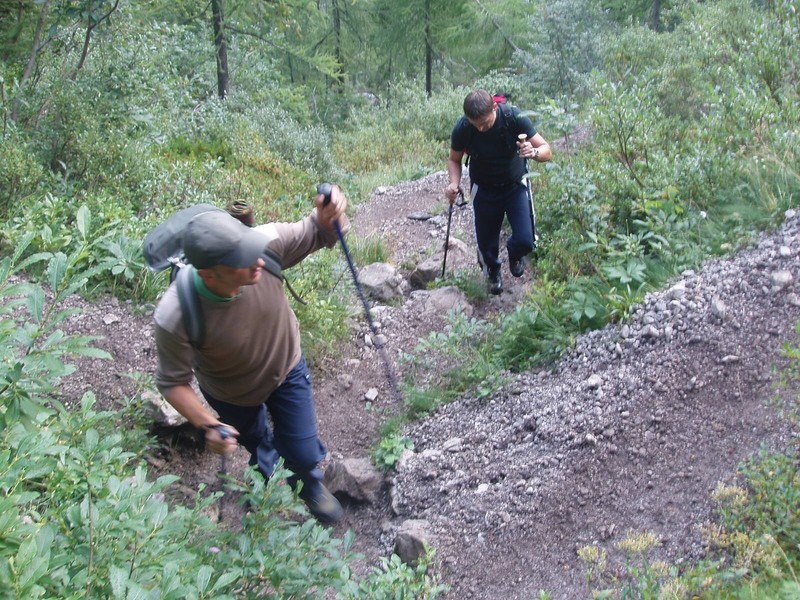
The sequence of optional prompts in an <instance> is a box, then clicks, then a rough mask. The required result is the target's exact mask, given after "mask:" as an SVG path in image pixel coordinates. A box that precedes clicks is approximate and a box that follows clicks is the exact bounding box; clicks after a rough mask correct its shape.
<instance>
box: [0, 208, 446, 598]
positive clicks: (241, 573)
mask: <svg viewBox="0 0 800 600" xmlns="http://www.w3.org/2000/svg"><path fill="white" fill-rule="evenodd" d="M87 216H88V215H87V211H83V212H82V213H79V215H78V220H79V228H80V231H81V232H82V233H85V232H86V231H87V229H86V223H87V221H88V219H87ZM31 238H32V236H31V235H28V236H27V237H26V238H25V239H24V240H23V243H22V244H21V245H20V246H19V247H18V248H17V249H15V251H14V253H13V254H12V255H9V256H6V257H4V258H3V259H2V260H0V298H2V299H3V302H2V303H0V306H2V309H0V349H2V350H0V352H2V357H1V358H2V360H0V425H2V427H0V488H1V489H2V490H3V492H4V494H3V497H2V499H0V523H2V524H3V527H2V531H1V532H0V585H2V587H3V589H4V590H6V591H7V593H9V594H11V595H12V596H13V597H18V598H54V599H55V598H72V597H79V596H80V597H86V598H132V597H159V598H185V597H194V598H202V597H206V598H210V597H214V598H261V597H264V596H265V595H276V596H279V597H288V596H292V597H298V598H300V597H302V598H321V597H326V595H327V594H329V593H331V592H333V593H336V592H339V593H340V594H342V595H343V596H344V597H347V598H354V599H355V598H375V597H407V596H405V595H402V594H406V593H408V591H409V590H411V593H414V594H416V593H423V594H425V597H426V598H435V597H436V596H437V595H439V593H440V592H441V591H442V588H441V586H439V585H438V584H437V583H436V581H435V579H434V578H433V577H432V576H431V575H429V574H428V572H427V568H428V563H427V561H425V560H423V561H421V564H420V566H419V567H418V568H417V569H411V568H410V567H407V566H405V565H402V564H401V563H400V562H399V561H397V560H396V559H391V560H388V561H387V562H386V563H384V565H382V568H381V569H376V570H375V571H374V572H373V573H371V574H369V575H368V576H367V577H364V578H362V579H357V578H355V577H354V576H353V574H352V571H351V569H350V568H349V566H348V561H349V560H350V559H351V550H350V548H351V545H352V542H353V539H352V535H348V536H346V537H345V538H344V539H341V540H340V539H336V538H334V537H333V536H332V534H331V532H330V530H328V529H325V528H323V527H321V526H319V525H318V524H317V523H316V521H314V520H313V519H307V520H305V521H304V522H298V521H297V520H296V519H292V518H287V517H290V516H291V515H293V514H297V513H299V514H300V515H302V516H307V512H306V509H305V508H304V506H303V505H302V504H301V503H300V502H299V501H298V499H297V498H296V496H295V494H294V493H293V492H292V490H291V488H290V487H289V486H287V485H283V484H282V483H281V482H282V480H283V479H284V478H285V476H287V475H288V474H289V473H288V472H286V471H282V470H281V471H279V472H278V473H276V475H275V477H273V478H272V479H271V480H270V481H269V482H264V480H263V478H262V477H261V476H260V475H258V474H257V473H256V472H255V470H252V471H250V472H249V473H248V476H247V477H246V478H245V480H244V481H242V482H236V481H229V484H228V485H229V489H231V490H233V491H237V492H239V493H240V494H243V498H244V499H245V500H246V501H248V502H250V503H251V505H252V506H253V508H254V510H253V511H252V512H250V513H249V515H248V517H247V518H246V519H245V521H244V529H243V530H242V531H230V530H227V529H224V528H221V527H219V525H218V524H217V523H216V522H214V521H212V520H211V519H210V518H209V517H208V516H207V514H206V512H207V509H208V507H209V506H210V505H211V504H212V503H214V502H216V501H217V499H218V497H219V493H213V494H205V493H204V492H205V490H204V488H201V489H199V490H198V493H197V496H196V498H195V503H194V506H193V507H192V508H187V507H185V506H170V505H169V504H168V503H167V501H166V499H165V498H166V493H167V492H168V491H169V486H170V485H171V484H172V483H173V482H175V481H176V480H177V477H175V476H163V477H160V478H158V479H157V480H156V481H150V480H149V479H148V473H147V470H146V467H145V466H144V465H145V463H144V461H143V460H142V456H141V453H143V452H144V450H145V449H146V446H147V435H146V433H145V432H144V431H143V430H141V429H139V428H137V427H120V426H119V424H120V419H122V420H123V421H126V422H128V423H130V424H134V423H136V422H137V420H136V418H135V417H136V415H133V414H129V413H128V409H127V408H126V409H125V410H124V411H123V412H122V413H120V412H119V411H105V412H96V411H95V410H94V402H95V399H94V396H93V394H92V393H91V392H89V393H87V394H85V395H84V397H83V399H82V401H81V403H80V406H79V407H72V408H71V409H70V410H66V409H65V408H64V407H63V406H62V405H61V404H60V402H59V401H58V399H57V397H58V394H57V385H58V383H59V380H60V379H61V378H62V377H64V376H66V375H68V374H69V373H70V372H72V370H73V367H72V366H71V365H70V364H69V363H68V362H67V359H68V358H69V356H70V355H90V356H96V357H108V356H107V354H105V353H104V352H102V351H99V350H96V349H94V348H93V347H92V346H91V341H92V340H91V338H87V337H80V336H68V335H66V334H64V333H63V331H61V330H60V329H58V326H59V324H60V323H62V322H63V321H64V320H65V319H66V318H67V317H68V316H70V315H71V314H73V311H68V310H63V309H61V308H60V304H61V303H62V301H63V300H64V299H65V298H66V297H67V296H69V295H70V294H72V293H74V292H76V291H78V290H80V289H81V288H82V287H83V286H84V285H85V284H86V282H87V280H88V278H89V275H90V274H89V273H87V272H85V271H83V270H82V269H81V266H82V265H83V262H82V260H81V256H82V252H81V250H80V249H79V250H78V251H76V252H73V253H72V254H70V255H66V254H63V253H55V254H51V253H37V254H33V255H31V256H30V257H28V258H27V259H21V257H22V256H23V255H24V254H25V250H26V245H25V242H28V243H29V242H30V239H31ZM39 261H47V267H46V269H45V271H44V274H45V276H46V280H47V282H48V285H49V292H50V293H46V291H45V289H44V287H43V286H40V285H37V284H35V283H28V282H25V281H24V280H23V281H17V278H16V276H15V274H16V273H17V272H18V271H19V270H20V269H24V268H26V267H28V266H29V265H31V264H34V263H36V262H39ZM101 268H108V265H98V266H97V267H96V268H95V269H101ZM131 406H133V405H131Z"/></svg>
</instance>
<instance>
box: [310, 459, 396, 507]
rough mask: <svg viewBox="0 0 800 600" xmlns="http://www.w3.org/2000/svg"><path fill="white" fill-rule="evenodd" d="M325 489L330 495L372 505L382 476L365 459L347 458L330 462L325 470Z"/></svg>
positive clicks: (381, 481)
mask: <svg viewBox="0 0 800 600" xmlns="http://www.w3.org/2000/svg"><path fill="white" fill-rule="evenodd" d="M324 483H325V487H327V488H328V490H330V492H331V493H332V494H344V495H346V496H348V497H350V498H352V499H353V500H356V501H358V502H369V503H370V504H371V503H374V502H375V500H376V499H377V496H378V492H379V491H380V488H381V485H382V484H383V476H382V475H381V474H380V472H379V471H378V470H377V469H376V468H375V467H374V466H373V465H372V463H371V462H370V461H369V459H366V458H347V459H344V460H342V461H335V462H332V463H331V464H330V465H329V466H328V468H327V469H325V477H324Z"/></svg>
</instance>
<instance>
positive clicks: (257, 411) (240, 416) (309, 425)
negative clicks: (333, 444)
mask: <svg viewBox="0 0 800 600" xmlns="http://www.w3.org/2000/svg"><path fill="white" fill-rule="evenodd" d="M201 391H202V392H203V396H205V399H206V400H207V401H208V403H209V404H210V405H211V407H212V408H213V409H214V410H216V411H217V413H218V414H219V419H220V421H222V422H223V423H228V424H229V425H233V426H234V427H235V428H236V429H237V430H238V431H239V443H240V444H241V445H242V446H244V447H245V448H246V449H247V451H248V452H249V453H250V464H251V465H256V466H257V467H258V470H259V471H260V472H261V473H262V474H263V475H264V477H265V478H267V479H268V478H269V477H270V476H271V475H272V473H273V471H274V470H275V465H276V464H277V462H278V457H279V456H282V457H283V461H284V466H285V467H286V468H287V469H290V470H291V471H293V472H294V473H296V476H292V477H290V478H289V483H290V484H291V485H294V484H295V483H297V480H298V479H301V480H302V481H303V483H304V488H306V489H310V488H311V487H312V486H313V485H314V484H316V483H317V482H319V481H321V480H322V472H321V471H320V470H319V469H318V468H317V464H318V463H319V462H320V461H321V460H322V459H323V458H325V455H326V453H327V450H326V449H325V446H324V444H323V443H322V441H321V440H320V439H319V435H318V433H317V415H316V412H315V410H314V396H313V394H312V391H311V374H310V373H309V371H308V365H307V364H306V360H305V358H301V359H300V362H299V363H297V366H296V367H295V368H294V369H292V370H291V371H290V372H289V374H288V375H287V376H286V380H285V381H284V382H283V383H282V384H281V385H280V387H278V389H276V390H275V391H274V392H272V393H271V394H270V395H269V397H268V398H267V399H266V400H265V401H264V403H263V404H260V405H258V406H235V405H233V404H228V403H227V402H223V401H221V400H217V399H216V398H212V397H211V396H210V395H209V394H208V393H207V392H206V391H205V390H201ZM267 411H269V416H270V418H271V420H272V427H270V425H269V423H268V422H267Z"/></svg>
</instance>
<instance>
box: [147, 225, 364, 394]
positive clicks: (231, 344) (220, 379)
mask: <svg viewBox="0 0 800 600" xmlns="http://www.w3.org/2000/svg"><path fill="white" fill-rule="evenodd" d="M341 224H342V227H343V231H346V230H347V225H348V224H347V220H346V218H344V217H343V218H342V220H341ZM257 229H258V230H260V231H262V232H263V233H265V234H266V235H267V236H268V237H269V238H270V241H269V243H268V244H267V245H268V246H269V248H270V249H272V250H273V251H275V252H276V253H277V254H278V255H279V256H281V257H282V260H283V266H284V268H289V267H291V266H293V265H296V264H297V263H299V262H300V261H301V260H303V258H305V257H306V256H308V255H309V254H311V253H312V252H315V251H316V250H319V249H321V248H326V247H327V248H330V247H332V246H333V245H335V244H336V240H337V237H336V233H335V232H333V231H326V230H322V229H320V228H319V226H318V225H317V221H316V214H315V213H312V215H311V216H309V217H306V218H305V219H303V220H301V221H298V222H296V223H270V224H268V225H262V226H260V227H258V228H257ZM200 304H201V308H202V313H203V321H204V324H205V330H206V338H205V343H204V344H203V346H202V347H201V348H199V349H197V350H195V349H194V348H192V346H191V344H189V339H188V336H187V334H186V330H185V328H184V326H183V317H182V313H181V307H180V302H179V300H178V293H177V288H176V286H175V284H174V283H173V284H172V285H170V287H169V288H168V289H167V291H166V292H165V294H164V296H163V297H162V299H161V300H160V302H159V303H158V307H157V308H156V312H155V317H154V318H155V339H156V348H157V351H158V366H157V368H156V384H157V385H158V388H159V390H160V391H161V392H162V393H164V392H165V391H166V390H168V389H169V388H171V387H174V386H176V385H188V384H190V383H191V381H192V376H193V375H194V376H196V377H197V381H198V383H199V384H200V386H201V387H202V388H203V389H204V390H206V391H207V392H208V393H209V394H211V395H212V396H213V397H214V398H216V399H217V400H222V401H224V402H229V403H231V404H237V405H240V406H256V405H258V404H261V403H262V402H264V401H265V400H266V399H267V397H268V396H269V395H270V394H271V393H272V392H273V391H274V390H275V389H276V388H277V387H278V386H279V385H280V384H281V383H282V382H283V380H284V379H285V378H286V375H287V374H288V373H289V371H291V370H292V369H293V368H294V367H295V366H296V365H297V363H298V362H299V360H300V356H301V349H300V326H299V324H298V322H297V317H296V316H295V314H294V311H293V310H292V308H291V306H290V305H289V300H288V298H287V297H286V294H285V292H284V289H283V283H282V282H281V281H280V280H279V279H278V278H277V277H274V276H272V275H271V274H269V273H266V272H264V273H262V275H261V277H260V278H259V280H258V281H257V282H256V283H255V284H254V285H249V286H244V287H243V288H242V290H241V294H240V295H239V296H238V297H236V298H234V299H233V300H231V301H229V302H213V301H211V300H208V299H207V298H203V297H202V296H201V298H200Z"/></svg>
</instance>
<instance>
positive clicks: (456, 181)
mask: <svg viewBox="0 0 800 600" xmlns="http://www.w3.org/2000/svg"><path fill="white" fill-rule="evenodd" d="M447 174H448V176H449V178H450V184H451V185H454V186H460V185H461V162H460V161H459V162H456V161H454V160H453V159H452V158H451V159H448V160H447Z"/></svg>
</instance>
